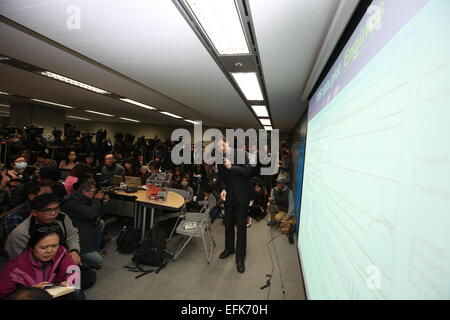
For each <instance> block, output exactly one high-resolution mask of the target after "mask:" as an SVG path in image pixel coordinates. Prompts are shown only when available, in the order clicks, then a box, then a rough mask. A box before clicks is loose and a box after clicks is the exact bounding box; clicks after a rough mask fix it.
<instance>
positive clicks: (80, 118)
mask: <svg viewBox="0 0 450 320" xmlns="http://www.w3.org/2000/svg"><path fill="white" fill-rule="evenodd" d="M67 118H72V119H78V120H87V121H91V119H87V118H82V117H75V116H67Z"/></svg>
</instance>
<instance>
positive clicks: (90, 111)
mask: <svg viewBox="0 0 450 320" xmlns="http://www.w3.org/2000/svg"><path fill="white" fill-rule="evenodd" d="M84 111H86V112H89V113H94V114H99V115H101V116H106V117H114V116H113V115H112V114H107V113H102V112H97V111H93V110H84Z"/></svg>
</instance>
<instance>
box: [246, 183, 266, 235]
mask: <svg viewBox="0 0 450 320" xmlns="http://www.w3.org/2000/svg"><path fill="white" fill-rule="evenodd" d="M266 210H267V196H266V193H265V192H264V189H263V184H262V182H260V181H258V182H257V183H256V185H255V189H254V192H253V197H252V200H251V201H250V205H249V207H248V216H249V219H248V220H247V226H250V225H251V224H252V220H251V219H252V218H255V219H256V221H259V220H261V219H263V218H264V217H265V216H266V213H267V211H266Z"/></svg>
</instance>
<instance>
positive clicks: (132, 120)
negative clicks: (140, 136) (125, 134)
mask: <svg viewBox="0 0 450 320" xmlns="http://www.w3.org/2000/svg"><path fill="white" fill-rule="evenodd" d="M119 119H122V120H126V121H131V122H140V121H139V120H134V119H129V118H123V117H119Z"/></svg>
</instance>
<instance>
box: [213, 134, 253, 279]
mask: <svg viewBox="0 0 450 320" xmlns="http://www.w3.org/2000/svg"><path fill="white" fill-rule="evenodd" d="M217 144H218V145H217V148H216V150H217V151H218V152H219V153H223V164H218V165H217V168H218V178H219V179H218V180H219V184H220V187H221V193H220V198H221V200H223V201H225V251H223V252H222V253H221V254H220V256H219V258H221V259H225V258H227V257H228V256H230V255H232V254H234V253H235V249H234V248H235V241H234V238H235V232H234V226H235V225H236V228H237V242H236V264H237V271H238V272H239V273H243V272H245V263H244V261H245V253H246V247H247V227H246V223H247V212H248V204H249V203H250V198H251V184H250V178H251V173H252V168H251V166H250V164H249V161H248V157H247V154H246V153H245V151H244V150H236V149H232V148H230V147H229V146H228V142H227V141H226V139H223V140H220V141H218V143H217ZM232 155H234V158H232ZM240 158H241V159H244V161H245V163H243V164H240V163H239V162H238V159H240ZM230 159H233V160H234V161H233V164H232V163H231V161H230Z"/></svg>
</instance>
